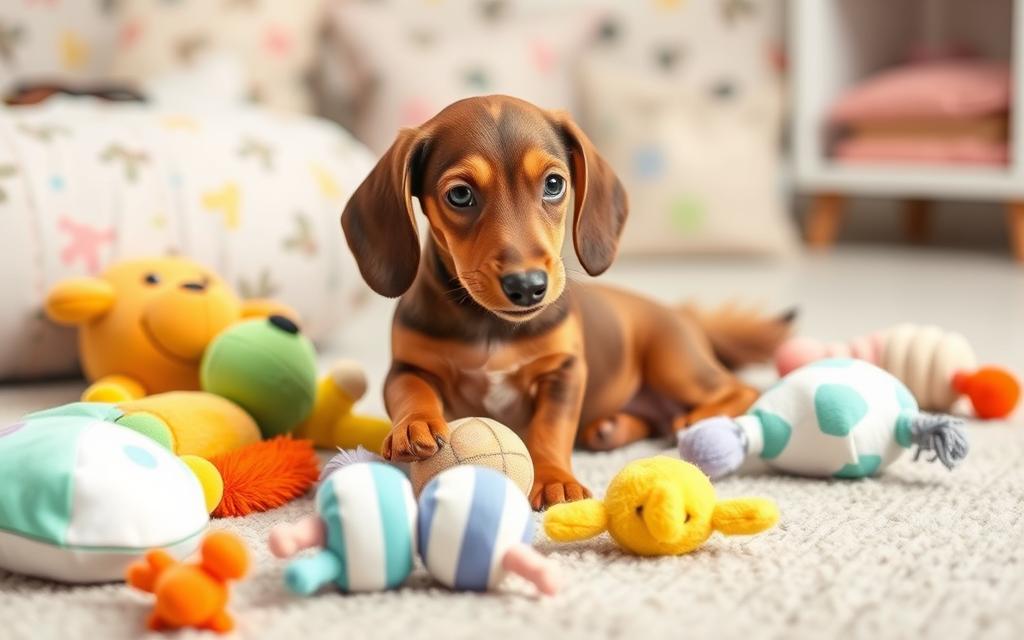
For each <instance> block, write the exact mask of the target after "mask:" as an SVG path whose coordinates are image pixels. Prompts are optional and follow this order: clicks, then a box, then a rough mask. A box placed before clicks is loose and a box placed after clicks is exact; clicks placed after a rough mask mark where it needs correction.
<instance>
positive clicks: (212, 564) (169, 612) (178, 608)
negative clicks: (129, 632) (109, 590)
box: [126, 531, 249, 633]
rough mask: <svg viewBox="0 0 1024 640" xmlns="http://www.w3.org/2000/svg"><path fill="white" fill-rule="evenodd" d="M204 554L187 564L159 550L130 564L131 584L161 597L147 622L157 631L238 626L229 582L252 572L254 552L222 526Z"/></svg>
mask: <svg viewBox="0 0 1024 640" xmlns="http://www.w3.org/2000/svg"><path fill="white" fill-rule="evenodd" d="M199 555H200V557H199V561H198V562H195V563H188V564H186V563H179V562H177V561H176V560H175V559H174V557H173V556H171V555H168V554H167V553H166V552H164V551H162V550H159V549H157V550H154V551H150V552H149V553H147V554H146V557H145V559H144V560H141V561H139V562H136V563H134V564H132V565H131V566H130V567H129V568H128V571H127V572H126V581H127V582H128V584H130V585H131V586H133V587H135V588H136V589H139V590H141V591H145V592H146V593H152V594H153V595H154V596H155V598H156V602H155V604H154V605H153V612H152V613H151V614H150V616H149V619H148V620H147V623H146V624H147V626H148V627H149V628H150V629H151V630H153V631H169V630H175V629H181V628H185V627H193V628H197V629H206V630H209V631H216V632H217V633H227V632H228V631H231V630H232V629H234V627H235V622H234V619H233V618H232V617H231V614H229V613H228V611H227V604H228V597H229V595H230V593H229V590H228V583H229V582H230V581H231V580H239V579H241V578H243V577H244V576H245V574H246V573H247V572H248V570H249V552H248V551H247V550H246V548H245V545H244V544H243V543H242V541H241V540H240V539H239V538H238V537H237V536H235V535H234V534H232V533H228V532H227V531H216V532H213V533H211V534H209V535H208V536H206V538H205V539H204V540H203V543H202V546H201V547H200V549H199Z"/></svg>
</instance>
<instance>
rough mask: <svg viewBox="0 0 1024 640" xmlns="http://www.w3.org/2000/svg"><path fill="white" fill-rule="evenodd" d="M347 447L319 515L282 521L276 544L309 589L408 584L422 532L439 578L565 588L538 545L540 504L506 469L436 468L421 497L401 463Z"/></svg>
mask: <svg viewBox="0 0 1024 640" xmlns="http://www.w3.org/2000/svg"><path fill="white" fill-rule="evenodd" d="M360 457H361V456H358V455H357V456H353V455H351V454H349V453H346V452H343V453H341V454H339V455H338V456H336V457H335V459H334V460H332V461H331V462H330V463H328V466H327V469H326V470H325V476H326V477H325V478H324V479H323V480H322V481H321V485H320V488H319V489H318V490H317V498H316V503H317V512H318V513H317V515H313V516H309V517H307V518H305V519H303V520H300V521H299V522H296V523H294V524H284V525H278V526H277V527H275V528H274V530H273V531H272V532H271V535H270V549H271V551H272V552H273V553H274V555H276V556H277V557H280V558H287V557H291V556H292V555H294V554H295V553H297V552H298V551H300V550H301V549H306V548H311V547H321V548H322V549H321V551H320V552H319V553H317V554H316V555H313V556H310V557H308V558H301V559H298V560H294V561H292V563H291V564H289V565H288V568H287V569H286V570H285V583H286V584H287V585H288V587H289V589H291V590H292V591H293V592H295V593H297V594H300V595H309V594H311V593H313V592H314V591H316V590H317V589H319V588H320V587H321V586H324V585H326V584H328V583H331V582H333V583H335V584H336V585H337V586H338V587H339V588H340V589H341V590H342V591H344V592H353V591H379V590H384V589H394V588H396V587H399V586H400V585H401V584H402V583H403V582H405V579H406V578H407V577H408V575H409V573H410V572H411V571H412V568H413V556H414V554H415V553H416V546H417V540H418V543H419V550H420V552H421V554H422V558H423V562H424V565H425V566H426V568H427V570H428V571H429V572H430V574H431V575H432V576H434V578H436V579H437V580H438V582H441V583H442V584H444V585H446V586H448V587H450V588H453V589H457V590H467V591H484V590H487V589H490V588H493V587H495V586H497V584H498V583H499V582H500V581H501V579H502V578H503V577H504V576H505V575H506V574H508V573H514V574H517V575H519V576H522V577H523V578H525V579H526V580H528V581H530V582H532V583H533V584H534V585H535V586H536V587H537V589H538V590H539V591H540V592H541V593H544V594H553V593H554V592H555V591H556V590H557V582H558V580H557V576H556V572H555V569H554V565H553V564H552V563H551V562H550V561H549V560H547V559H546V558H544V557H543V556H541V555H540V554H539V553H537V551H536V550H534V548H533V547H532V546H531V545H530V543H531V542H532V539H533V530H534V524H533V511H532V510H531V509H530V505H529V503H528V502H527V500H526V497H525V496H524V495H523V493H522V491H521V490H520V489H519V487H517V486H516V485H515V483H513V482H512V481H511V480H509V479H508V478H507V477H506V476H504V475H502V474H501V473H499V472H497V471H495V470H493V469H488V468H484V467H475V466H467V465H462V466H457V467H453V468H451V469H448V470H447V471H444V472H442V473H440V474H438V475H437V477H435V478H434V479H433V480H431V481H430V483H429V484H427V486H426V487H425V488H424V490H423V493H422V495H421V496H420V502H419V504H418V505H417V504H416V502H414V501H413V498H412V488H411V486H410V484H409V482H408V480H406V478H405V476H404V475H402V474H401V473H400V472H399V471H398V470H397V469H395V468H393V467H391V466H388V465H386V464H384V463H381V462H366V461H363V460H360Z"/></svg>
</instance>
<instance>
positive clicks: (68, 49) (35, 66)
mask: <svg viewBox="0 0 1024 640" xmlns="http://www.w3.org/2000/svg"><path fill="white" fill-rule="evenodd" d="M115 5H116V2H110V1H90V2H84V1H80V2H22V1H16V0H8V1H7V2H0V93H6V92H7V91H9V90H10V89H11V88H12V87H13V86H14V85H15V84H16V83H18V82H21V81H24V80H26V79H28V78H36V79H39V78H45V79H46V80H48V81H55V80H56V81H62V82H75V81H79V82H84V81H89V80H95V79H97V78H99V77H102V76H103V75H104V74H105V73H106V71H107V70H108V69H109V67H110V63H111V60H112V59H113V54H114V43H115V42H116V40H117V38H116V35H117V23H116V20H115V17H114V9H115Z"/></svg>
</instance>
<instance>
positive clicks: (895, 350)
mask: <svg viewBox="0 0 1024 640" xmlns="http://www.w3.org/2000/svg"><path fill="white" fill-rule="evenodd" d="M850 357H852V358H857V359H860V360H866V361H868V362H870V363H872V364H876V365H878V366H880V367H881V368H883V369H885V370H886V371H888V372H889V373H891V374H893V375H894V376H896V377H897V378H899V379H900V380H901V381H903V383H904V384H905V385H907V387H909V388H910V391H911V392H912V393H913V394H914V397H915V398H916V399H917V402H918V404H920V405H921V408H922V409H925V410H927V411H949V410H950V409H951V408H952V407H953V404H954V403H955V402H956V401H957V400H958V399H959V398H960V397H961V396H962V395H965V396H967V397H968V398H969V399H970V400H971V404H972V405H973V406H974V413H975V414H976V415H977V416H978V417H979V418H984V419H992V418H1003V417H1005V416H1007V415H1009V414H1010V413H1012V412H1013V409H1014V408H1015V407H1016V406H1017V400H1018V399H1019V398H1020V383H1019V382H1018V381H1017V379H1016V378H1015V377H1014V376H1013V374H1011V373H1010V372H1008V371H1006V370H1005V369H1001V368H999V367H982V368H978V364H977V359H976V357H975V355H974V349H972V348H971V345H970V343H968V342H967V338H965V337H964V336H963V335H961V334H959V333H956V332H954V331H946V330H944V329H940V328H939V327H935V326H930V325H916V324H900V325H896V326H894V327H890V328H888V329H882V330H881V331H876V332H875V333H872V334H870V335H867V336H861V337H859V338H854V339H853V340H851V341H850V342H821V341H819V340H814V339H812V338H804V337H798V338H792V339H790V340H788V341H787V342H785V343H784V344H783V345H782V346H781V347H779V350H778V351H777V352H776V354H775V366H776V368H777V369H778V370H779V375H783V376H784V375H786V374H788V373H789V372H790V371H793V370H794V369H797V368H799V367H802V366H804V365H805V364H807V363H809V362H814V361H815V360H821V359H822V358H850Z"/></svg>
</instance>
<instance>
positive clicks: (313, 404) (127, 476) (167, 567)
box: [0, 258, 1020, 632]
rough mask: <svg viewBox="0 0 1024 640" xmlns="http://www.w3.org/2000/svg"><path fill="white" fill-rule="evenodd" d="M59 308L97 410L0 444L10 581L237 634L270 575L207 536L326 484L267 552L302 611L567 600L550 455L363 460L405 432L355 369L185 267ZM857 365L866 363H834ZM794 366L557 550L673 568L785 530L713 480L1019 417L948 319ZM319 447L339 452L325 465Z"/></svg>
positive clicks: (82, 405) (898, 445) (591, 508)
mask: <svg viewBox="0 0 1024 640" xmlns="http://www.w3.org/2000/svg"><path fill="white" fill-rule="evenodd" d="M46 310H47V313H48V314H49V315H50V317H51V318H53V319H54V320H55V321H57V322H61V323H65V324H71V325H74V326H77V327H78V328H79V336H80V348H81V360H82V364H83V367H84V370H85V373H86V375H87V377H88V378H89V380H90V382H91V384H90V386H89V387H88V389H87V390H86V391H85V393H84V395H83V402H78V403H73V404H69V405H65V406H62V407H56V408H53V409H50V410H46V411H41V412H38V413H34V414H30V415H28V416H25V417H24V418H23V419H22V420H21V421H20V422H18V423H16V424H13V425H10V426H8V427H5V428H2V429H0V459H2V460H3V461H4V463H3V464H2V465H0V569H6V570H9V571H16V572H20V573H25V574H29V575H34V576H39V577H43V578H48V579H51V580H56V581H61V582H73V583H74V582H102V581H112V580H120V579H124V580H126V581H127V583H128V584H129V585H131V586H132V587H135V588H136V589H138V590H141V591H144V592H147V593H151V594H153V598H154V605H153V610H152V613H151V615H150V617H149V619H148V626H149V628H150V629H153V630H174V629H179V628H184V627H194V628H199V629H206V630H212V631H217V632H227V631H230V630H231V629H232V628H234V626H235V624H234V620H233V618H232V616H231V615H230V614H229V613H228V609H227V605H228V598H229V589H228V584H229V582H230V581H233V580H239V579H242V578H243V577H244V576H245V575H246V574H247V573H248V571H249V569H250V567H249V564H250V560H249V554H248V551H247V550H246V548H245V546H244V545H243V544H242V542H241V541H240V540H239V539H237V538H235V537H234V536H232V535H231V534H229V533H226V532H214V533H210V534H209V535H206V536H205V538H204V535H205V534H206V530H207V525H208V523H209V521H210V520H209V517H210V516H209V514H210V513H212V514H213V515H214V516H215V517H217V516H233V515H245V514H247V513H250V512H252V511H259V510H267V509H272V508H274V507H276V506H280V505H282V504H284V503H286V502H287V501H289V500H292V499H294V498H296V497H299V496H301V495H303V494H304V493H306V492H307V490H309V489H310V488H311V487H313V486H314V484H316V482H317V479H318V478H319V486H318V487H317V489H316V492H315V500H314V503H315V513H311V514H309V515H308V516H307V517H305V518H303V519H301V520H299V521H297V522H295V523H281V524H278V525H277V526H276V527H274V528H273V530H272V531H271V533H270V535H269V538H268V541H267V542H268V545H269V547H270V550H271V551H272V553H273V555H275V556H276V557H278V558H282V559H288V564H287V566H286V567H285V568H284V572H283V582H284V586H285V587H286V588H287V589H288V590H289V591H290V592H292V593H294V594H296V595H298V596H308V595H311V594H313V593H315V592H317V591H320V590H322V589H324V588H326V587H331V588H335V589H336V590H338V591H340V592H343V593H356V592H367V591H383V590H390V589H398V588H401V587H402V586H403V585H404V584H405V582H406V581H407V579H408V577H409V575H410V574H411V573H412V572H413V570H414V568H415V567H416V565H417V563H421V564H422V565H423V567H424V568H425V569H426V571H427V572H428V573H429V574H430V575H431V576H432V577H433V578H434V579H435V580H436V581H437V582H438V583H440V584H442V585H444V586H446V587H448V588H450V589H453V590H459V591H487V590H495V589H500V588H501V586H502V581H503V579H504V577H505V576H507V575H509V574H513V575H517V576H520V577H521V578H524V579H525V580H526V581H527V582H528V583H531V584H532V585H533V586H534V588H535V589H536V591H537V592H538V593H540V594H545V595H551V594H555V593H556V592H557V591H558V589H559V586H560V582H561V578H560V576H559V572H558V568H557V565H556V564H555V562H554V561H553V560H552V559H550V558H548V557H545V556H544V555H542V554H540V553H539V552H538V551H537V550H536V549H534V547H533V546H532V542H533V538H534V529H535V524H534V516H533V513H532V510H531V508H530V505H529V503H528V501H527V498H526V496H527V495H528V494H529V491H530V489H531V487H532V485H533V463H532V460H531V459H530V454H529V452H528V450H527V448H526V446H525V445H524V444H523V442H522V440H521V439H520V438H519V437H518V436H517V435H516V434H515V433H513V432H512V431H511V430H509V429H508V428H507V427H505V426H504V425H502V424H500V423H498V422H495V421H494V420H490V419H487V418H465V419H463V420H457V421H454V422H452V423H451V425H450V427H451V436H450V438H449V439H448V441H446V442H441V443H439V444H440V447H439V450H438V452H437V453H436V454H435V455H434V456H432V457H431V458H429V459H427V460H423V461H419V462H416V463H413V464H411V465H410V467H409V474H408V477H407V476H406V474H405V473H403V471H402V470H400V469H399V468H398V467H395V466H392V465H390V464H387V463H385V462H384V461H383V460H382V459H380V458H378V457H377V456H376V455H374V454H373V453H370V452H369V451H367V450H365V449H364V448H363V447H365V448H367V449H369V450H370V451H376V450H379V449H380V446H381V443H382V441H383V439H384V437H385V436H386V435H387V433H388V430H389V428H390V423H389V422H388V421H386V420H383V419H380V418H373V417H368V416H360V415H356V414H354V413H353V412H352V409H353V405H354V404H355V402H356V401H357V400H358V399H359V398H360V397H361V396H362V395H363V393H364V392H365V390H366V379H365V375H364V374H363V371H362V368H361V367H360V366H359V365H358V364H356V363H352V362H344V363H339V364H338V365H336V366H335V367H333V368H332V369H331V370H330V371H329V372H328V373H327V374H326V375H324V376H321V377H319V379H318V376H317V367H316V358H315V351H314V348H313V345H312V344H311V343H310V341H309V340H308V339H307V338H305V337H304V336H303V335H302V332H301V331H300V329H299V323H298V319H297V318H295V316H294V314H293V313H292V312H290V311H289V310H288V309H287V308H286V307H283V306H282V305H279V304H277V303H274V302H273V301H267V300H257V301H246V302H243V301H241V300H239V299H238V298H237V297H236V296H235V295H234V294H233V293H232V292H231V291H229V290H228V289H227V288H226V286H225V285H224V283H223V282H222V281H221V280H220V279H219V278H217V276H216V275H215V274H213V273H211V272H209V271H208V270H206V269H204V268H203V267H201V266H200V265H197V264H194V263H192V262H190V261H188V260H185V259H182V258H164V259H157V260H138V261H129V262H124V263H121V264H117V265H114V266H113V267H111V268H110V269H109V270H108V271H107V272H105V273H104V274H103V275H102V276H100V277H97V278H88V279H80V280H74V281H69V282H65V283H62V284H60V285H58V286H57V287H56V288H55V289H54V290H53V292H52V293H51V295H50V298H49V300H48V302H47V308H46ZM837 354H838V355H841V356H854V357H855V358H859V359H854V358H850V357H838V358H836V357H832V358H829V357H828V356H832V355H837ZM873 363H874V364H873ZM777 364H778V366H779V369H780V371H781V372H782V373H783V374H784V377H783V378H782V379H781V380H780V381H779V382H777V383H776V384H775V385H774V386H772V387H771V388H770V389H768V390H767V391H765V392H764V393H763V395H762V396H761V398H760V399H759V400H758V401H757V402H756V403H755V404H754V405H753V406H752V407H751V408H750V410H749V412H748V413H747V414H746V415H743V416H739V417H726V416H719V417H713V418H709V419H706V420H703V421H700V422H698V423H697V424H696V425H693V426H692V427H690V428H688V429H686V430H683V431H681V432H680V433H679V435H678V445H679V458H681V459H679V458H675V457H670V456H656V457H653V458H647V459H643V460H636V461H634V462H631V463H629V464H628V465H626V466H625V467H624V468H623V469H622V470H621V471H620V472H619V473H618V474H617V475H616V476H615V477H614V478H613V479H612V481H611V483H610V484H609V485H608V487H607V489H606V491H605V494H604V497H603V498H602V499H587V500H581V501H578V502H573V503H568V504H560V505H555V506H553V507H551V508H550V509H549V510H548V511H547V513H546V514H545V515H544V516H543V527H544V531H545V532H546V534H547V536H548V537H549V538H550V539H552V540H553V541H555V542H572V541H578V540H584V539H587V538H591V537H594V536H597V535H600V534H602V533H604V532H607V533H608V534H610V536H611V537H612V539H614V540H615V541H616V542H617V543H618V544H619V545H620V547H621V548H622V549H623V550H624V551H625V552H628V553H632V554H635V555H638V556H664V555H681V554H687V553H690V552H693V551H695V550H697V549H698V548H700V547H701V546H702V545H703V544H704V543H705V542H706V541H707V540H708V539H709V538H710V537H711V536H712V534H713V533H714V532H716V531H717V532H720V533H722V534H725V535H730V536H731V535H753V534H758V533H761V532H765V531H767V530H769V529H771V528H772V527H773V526H774V525H775V524H776V523H777V522H778V520H779V518H780V514H779V511H778V508H777V507H776V505H775V503H774V502H772V501H771V500H769V499H766V498H733V499H719V498H718V497H717V495H716V492H715V488H714V487H713V486H712V484H711V479H716V478H719V477H722V476H725V475H727V474H730V473H733V472H736V471H737V470H739V469H740V468H741V467H742V466H743V465H744V464H745V463H746V462H747V461H748V460H750V459H752V458H759V459H760V460H761V461H762V462H763V463H764V464H766V465H767V466H768V467H769V468H771V469H773V470H776V471H780V472H783V473H789V474H796V475H800V476H805V477H816V478H838V479H857V478H863V477H867V476H873V475H876V474H879V473H882V472H883V471H884V470H885V469H886V468H887V467H888V466H889V465H890V464H892V463H893V462H894V461H896V460H897V459H899V458H900V457H901V456H903V455H904V454H905V453H906V452H907V451H909V450H911V449H915V450H916V453H915V455H914V459H915V460H917V459H919V458H920V457H921V456H922V455H926V456H928V458H927V459H928V461H929V462H934V461H938V462H940V463H942V464H943V465H945V466H946V467H947V468H950V469H952V468H953V467H955V466H956V465H957V464H959V463H960V462H961V461H963V459H964V458H965V457H966V455H967V453H968V440H967V435H966V431H965V429H964V427H963V424H962V421H961V420H959V419H957V418H955V417H953V416H950V415H946V414H932V413H924V412H922V411H921V409H920V407H919V405H920V406H923V407H925V408H927V409H930V410H933V409H941V410H944V411H945V410H949V409H950V407H952V406H953V405H954V403H955V401H956V400H957V399H958V397H959V396H960V395H961V394H963V395H966V396H967V397H968V398H969V399H970V400H971V401H972V403H973V406H974V409H975V412H976V413H977V415H979V416H981V417H993V416H1005V415H1007V414H1008V413H1009V412H1010V411H1012V410H1013V408H1014V407H1015V406H1016V403H1017V400H1018V397H1019V393H1020V390H1019V384H1018V382H1017V380H1016V378H1014V377H1013V376H1012V375H1011V374H1010V373H1008V372H1006V371H1004V370H1002V369H998V368H994V367H983V368H980V369H979V368H977V365H976V362H975V357H974V354H973V352H972V351H971V350H970V347H969V345H968V343H967V341H966V339H964V338H963V336H960V335H959V334H955V333H950V332H944V331H941V330H939V329H936V328H934V327H916V326H913V325H901V326H899V327H896V328H893V329H891V330H887V331H883V332H879V333H877V334H874V335H873V336H870V337H868V338H863V339H857V340H855V341H854V342H852V343H851V344H850V345H826V344H823V343H818V342H815V341H812V340H807V339H795V340H792V341H790V342H789V343H787V344H785V345H784V346H783V347H782V348H781V349H780V351H779V353H778V357H777ZM876 364H877V365H879V366H876ZM915 396H916V398H915ZM314 446H319V447H327V448H335V447H337V448H340V449H342V450H341V451H340V452H339V453H338V454H337V455H335V456H334V457H333V458H332V459H331V460H330V461H329V462H328V463H327V465H326V466H325V467H324V469H323V471H322V472H321V471H320V470H319V468H318V467H319V465H318V459H317V458H316V456H315V454H314V451H313V447H314ZM197 550H198V551H199V556H198V559H196V560H195V561H193V562H187V561H185V559H186V557H187V556H188V555H189V554H191V553H193V552H195V551H197ZM307 550H309V551H311V553H302V552H303V551H307ZM314 550H315V552H312V551H314Z"/></svg>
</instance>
